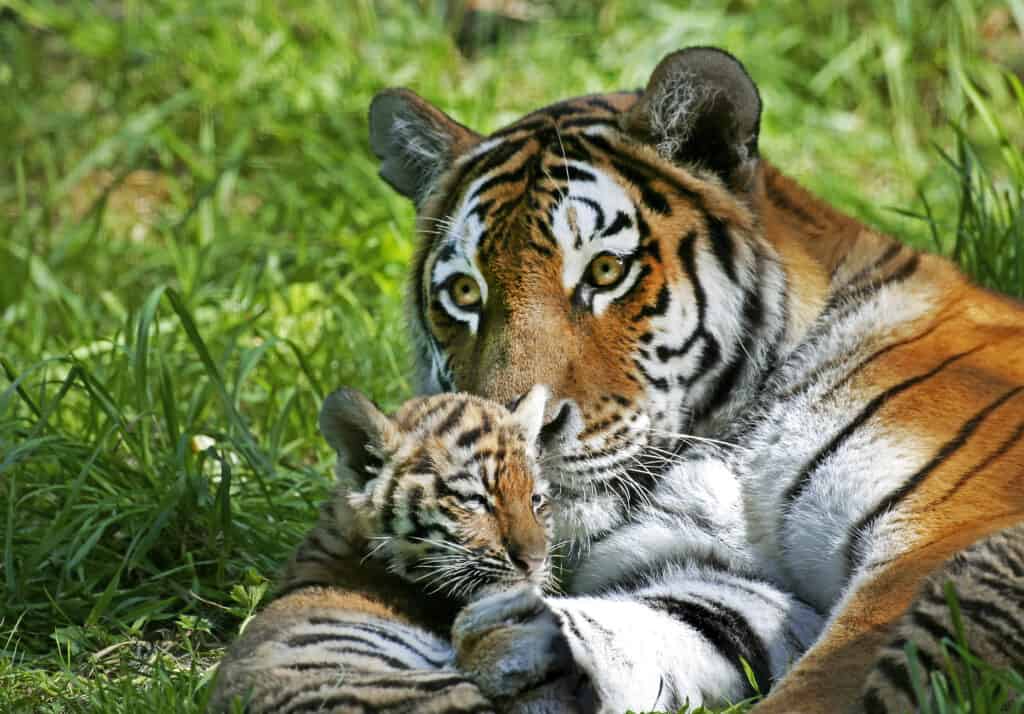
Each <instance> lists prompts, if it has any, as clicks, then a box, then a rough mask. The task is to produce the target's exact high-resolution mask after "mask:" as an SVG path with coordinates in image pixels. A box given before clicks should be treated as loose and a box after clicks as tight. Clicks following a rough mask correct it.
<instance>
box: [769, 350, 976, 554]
mask: <svg viewBox="0 0 1024 714" xmlns="http://www.w3.org/2000/svg"><path fill="white" fill-rule="evenodd" d="M978 349H980V347H975V348H973V349H970V350H967V351H966V352H960V353H959V354H955V355H953V356H952V357H948V358H946V359H945V360H943V361H942V362H940V363H939V364H938V366H936V367H933V368H932V369H930V370H928V371H927V372H924V373H923V374H919V375H916V376H914V377H911V378H910V379H906V380H904V381H902V382H900V383H898V384H895V385H893V386H891V387H889V388H888V389H886V390H885V391H883V392H881V393H880V394H878V395H876V396H875V397H874V398H873V399H872V400H871V401H869V402H868V403H867V405H865V407H864V408H863V409H861V411H860V412H859V413H858V414H857V416H855V417H854V418H853V419H852V420H851V421H850V422H849V423H847V424H846V426H844V427H843V428H842V429H840V430H839V431H838V432H837V433H836V434H835V435H833V437H832V438H831V439H830V440H829V442H828V443H827V444H825V446H823V447H822V448H821V449H819V450H818V453H816V454H815V455H814V457H813V458H812V459H811V460H810V461H808V462H807V464H805V465H804V467H803V468H802V469H801V470H800V473H799V474H798V475H797V477H796V478H795V479H794V480H793V483H791V484H790V486H789V488H787V489H786V491H785V493H784V494H783V495H782V508H781V513H780V518H779V533H780V534H781V533H783V531H784V530H785V525H786V519H787V518H788V517H789V514H790V511H791V510H792V508H793V504H794V503H795V502H796V501H797V499H799V498H800V496H801V495H802V494H803V492H804V491H805V490H806V489H807V487H808V486H809V485H810V483H811V479H812V478H813V477H814V474H815V472H816V471H817V470H818V469H819V468H820V467H821V465H822V464H823V463H824V462H825V460H826V459H828V458H829V457H830V456H832V455H833V454H834V453H836V451H838V450H839V448H840V447H841V446H842V445H843V444H845V443H846V441H847V440H848V439H849V438H850V437H851V436H853V434H854V432H856V431H857V429H859V428H860V427H861V426H863V425H864V424H865V423H866V422H867V421H868V420H869V419H871V417H873V416H874V415H875V414H876V413H878V411H879V410H880V409H881V408H882V407H883V406H885V404H886V403H887V402H888V401H889V400H890V399H892V398H893V397H895V396H897V395H899V394H901V393H903V392H905V391H907V390H908V389H910V388H911V387H914V386H916V385H918V384H921V383H922V382H924V381H926V380H928V379H931V378H932V377H934V376H935V375H937V374H938V373H939V372H941V371H942V370H944V369H945V368H946V367H948V366H949V365H951V364H953V363H954V362H956V361H957V360H959V359H962V358H963V357H966V356H967V355H970V354H972V353H974V352H976V351H977V350H978Z"/></svg>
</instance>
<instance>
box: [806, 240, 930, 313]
mask: <svg viewBox="0 0 1024 714" xmlns="http://www.w3.org/2000/svg"><path fill="white" fill-rule="evenodd" d="M920 262H921V256H919V255H918V254H917V253H915V254H914V255H912V256H910V258H909V259H908V260H907V261H906V262H905V263H904V264H903V265H902V266H900V267H899V268H898V269H897V270H895V271H893V272H892V273H890V274H889V275H886V276H885V277H882V278H877V279H873V280H872V281H871V282H869V283H867V284H866V285H861V286H860V287H857V286H852V287H850V288H848V289H846V288H844V289H842V290H839V291H837V292H835V293H833V295H832V297H830V298H829V299H828V302H827V303H826V304H825V309H824V310H823V311H822V314H821V317H820V318H819V320H821V319H823V318H828V321H826V323H825V324H828V323H829V322H830V323H831V324H834V323H835V322H836V321H837V320H839V319H841V317H842V316H845V315H846V314H848V313H850V312H853V311H855V310H856V309H857V308H858V307H860V303H862V302H864V301H866V300H868V299H869V298H871V297H874V296H875V295H876V294H878V292H880V291H881V290H882V288H885V287H888V286H890V285H896V284H898V283H902V282H903V281H904V280H906V279H907V278H909V277H910V276H912V275H913V274H914V273H915V272H917V268H918V266H919V265H920Z"/></svg>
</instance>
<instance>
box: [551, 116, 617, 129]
mask: <svg viewBox="0 0 1024 714" xmlns="http://www.w3.org/2000/svg"><path fill="white" fill-rule="evenodd" d="M594 126H607V127H610V128H612V129H618V128H619V123H618V122H617V121H615V120H614V119H607V118H605V117H580V118H578V119H566V120H565V121H563V122H561V123H560V124H559V125H558V127H559V128H560V129H563V130H566V129H577V128H583V129H588V128H590V127H594Z"/></svg>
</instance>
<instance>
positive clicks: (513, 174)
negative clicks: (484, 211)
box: [473, 160, 531, 196]
mask: <svg viewBox="0 0 1024 714" xmlns="http://www.w3.org/2000/svg"><path fill="white" fill-rule="evenodd" d="M530 163H531V162H530V161H529V160H525V161H523V163H521V164H520V165H519V167H518V168H516V169H513V170H512V171H506V172H504V173H500V174H497V175H496V176H492V177H491V178H489V179H487V180H486V181H484V182H483V183H482V184H480V185H479V186H478V187H477V189H476V191H474V192H473V196H482V195H484V194H485V193H487V192H488V191H490V190H492V189H494V188H497V187H498V186H504V185H505V184H510V183H519V182H520V181H522V180H523V179H525V178H526V174H527V172H528V171H529V167H530Z"/></svg>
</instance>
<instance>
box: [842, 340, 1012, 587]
mask: <svg viewBox="0 0 1024 714" xmlns="http://www.w3.org/2000/svg"><path fill="white" fill-rule="evenodd" d="M978 349H980V347H976V348H974V349H973V350H970V351H968V352H965V353H962V354H961V356H962V355H963V354H970V353H971V352H975V351H976V350H978ZM952 359H953V358H950V360H947V362H949V361H951V360H952ZM1022 391H1024V385H1022V386H1020V387H1015V388H1014V389H1011V390H1010V391H1008V392H1006V393H1005V394H1003V395H1002V396H1001V397H999V398H998V399H996V400H995V401H993V402H992V403H990V404H989V405H987V406H986V407H985V408H984V409H982V410H981V411H979V412H978V413H977V414H975V415H974V416H972V417H971V418H970V419H968V420H967V421H966V422H964V425H963V426H962V427H960V430H959V431H958V432H957V434H956V436H954V437H953V438H952V439H950V440H949V441H947V442H946V443H945V444H943V445H942V446H941V447H940V448H939V450H938V452H937V453H936V454H935V456H933V457H932V458H931V460H930V461H929V462H928V463H927V464H925V465H924V466H923V467H921V468H920V469H919V470H918V471H917V472H916V473H915V474H913V475H912V476H911V477H910V478H909V479H907V480H906V481H905V482H904V483H903V484H902V485H901V486H900V487H899V488H897V489H895V490H894V491H892V493H890V494H889V495H888V496H886V497H885V498H883V499H882V500H881V502H879V504H878V505H877V506H875V508H874V509H873V510H872V511H871V512H870V513H868V514H866V515H865V516H863V517H862V518H861V519H860V520H859V521H857V525H855V526H854V527H853V529H852V531H851V532H850V537H849V539H848V540H847V543H846V565H847V569H846V573H847V578H849V577H850V576H851V575H852V574H853V572H854V570H855V569H856V567H857V566H858V565H859V564H860V563H859V562H858V557H857V554H856V552H855V547H856V543H857V539H858V538H862V537H863V536H864V534H865V533H866V532H867V531H868V530H869V529H870V528H871V527H872V526H874V525H875V523H876V522H877V521H878V519H879V518H881V517H882V515H883V514H885V513H886V512H888V511H889V510H891V509H892V508H894V507H895V506H896V504H897V503H899V502H900V501H902V500H903V499H904V498H906V497H907V496H908V495H909V494H910V493H912V492H913V491H914V489H916V488H917V487H918V485H920V484H921V482H922V481H924V479H925V478H926V477H927V476H928V475H929V474H930V473H931V472H932V471H934V470H935V469H936V468H938V467H939V466H940V465H941V464H942V463H943V462H944V461H945V460H946V459H948V458H949V457H950V456H952V455H953V454H954V453H956V451H957V450H959V449H960V448H961V447H962V446H963V445H964V444H965V443H966V442H967V440H968V439H970V438H971V435H972V434H974V432H975V431H976V430H977V428H978V427H979V426H980V425H981V423H982V422H983V421H984V420H985V419H986V417H988V415H989V414H991V413H992V412H994V411H995V410H996V409H998V408H999V407H1001V406H1002V405H1003V404H1005V403H1006V402H1007V401H1009V400H1010V399H1012V398H1013V397H1015V396H1016V395H1018V394H1020V393H1021V392H1022Z"/></svg>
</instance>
